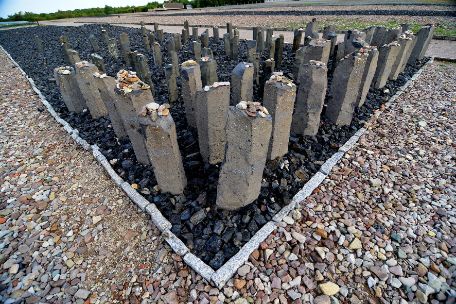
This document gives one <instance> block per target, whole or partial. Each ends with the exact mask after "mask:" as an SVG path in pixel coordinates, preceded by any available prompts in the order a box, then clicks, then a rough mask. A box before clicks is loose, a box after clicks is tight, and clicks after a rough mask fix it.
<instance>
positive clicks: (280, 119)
mask: <svg viewBox="0 0 456 304" xmlns="http://www.w3.org/2000/svg"><path fill="white" fill-rule="evenodd" d="M263 96H264V97H263V105H264V106H265V107H266V109H268V110H269V113H270V115H271V117H272V133H271V139H270V141H269V150H268V159H276V158H278V157H282V156H284V155H285V154H287V152H288V139H289V138H290V128H291V121H292V118H293V108H294V103H295V99H296V85H295V84H294V83H293V82H292V81H291V80H290V79H288V78H286V77H285V76H283V75H282V73H274V74H272V76H271V78H269V80H268V81H266V84H265V87H264V94H263Z"/></svg>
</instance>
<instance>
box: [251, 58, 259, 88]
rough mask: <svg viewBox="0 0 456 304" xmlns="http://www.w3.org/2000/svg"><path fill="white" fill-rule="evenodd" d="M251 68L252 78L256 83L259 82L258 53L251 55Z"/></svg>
mask: <svg viewBox="0 0 456 304" xmlns="http://www.w3.org/2000/svg"><path fill="white" fill-rule="evenodd" d="M252 63H253V68H254V73H253V79H254V81H255V83H256V84H257V85H259V84H260V54H258V53H255V54H254V55H253V62H252Z"/></svg>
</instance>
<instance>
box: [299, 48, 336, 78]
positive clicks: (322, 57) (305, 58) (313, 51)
mask: <svg viewBox="0 0 456 304" xmlns="http://www.w3.org/2000/svg"><path fill="white" fill-rule="evenodd" d="M330 51H331V43H330V41H328V40H324V39H312V41H310V42H309V44H308V45H306V46H303V47H301V48H299V50H298V51H297V52H296V55H295V62H294V66H293V75H294V78H295V79H297V80H299V73H300V69H301V67H302V65H303V64H305V63H308V62H309V61H310V60H315V61H320V62H323V63H324V64H327V63H328V60H329V52H330Z"/></svg>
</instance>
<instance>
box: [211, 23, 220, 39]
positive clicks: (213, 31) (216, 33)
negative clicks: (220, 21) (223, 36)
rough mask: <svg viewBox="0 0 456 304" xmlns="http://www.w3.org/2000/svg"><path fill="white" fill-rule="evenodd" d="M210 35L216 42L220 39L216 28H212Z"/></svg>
mask: <svg viewBox="0 0 456 304" xmlns="http://www.w3.org/2000/svg"><path fill="white" fill-rule="evenodd" d="M212 35H213V37H214V40H215V41H216V42H218V40H219V39H220V34H219V28H218V26H213V27H212Z"/></svg>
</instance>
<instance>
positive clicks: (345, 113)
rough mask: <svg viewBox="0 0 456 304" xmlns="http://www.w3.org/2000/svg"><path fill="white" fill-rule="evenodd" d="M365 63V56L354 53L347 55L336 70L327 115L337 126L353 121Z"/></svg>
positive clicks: (346, 124)
mask: <svg viewBox="0 0 456 304" xmlns="http://www.w3.org/2000/svg"><path fill="white" fill-rule="evenodd" d="M365 64H366V57H365V56H363V55H362V54H359V53H352V54H349V55H347V56H345V57H344V58H343V59H342V60H341V61H340V62H339V64H338V65H337V67H336V69H335V70H334V74H333V79H332V84H331V88H330V90H331V91H330V94H329V96H330V98H329V101H328V106H327V108H326V117H327V118H328V119H329V121H330V122H332V123H334V124H336V125H337V126H348V125H350V123H351V120H352V118H353V112H354V109H355V103H356V98H357V96H358V92H359V89H360V87H361V77H362V74H363V71H364V66H365Z"/></svg>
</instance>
